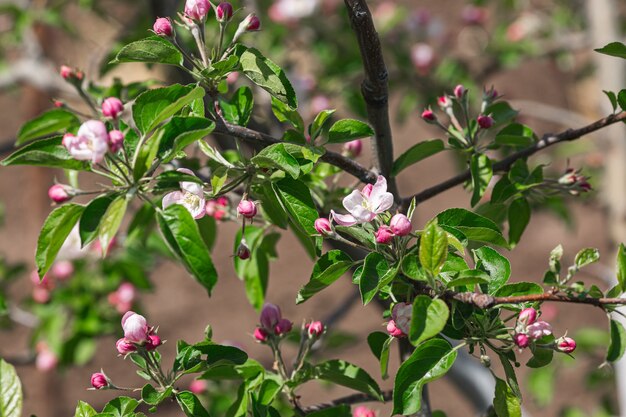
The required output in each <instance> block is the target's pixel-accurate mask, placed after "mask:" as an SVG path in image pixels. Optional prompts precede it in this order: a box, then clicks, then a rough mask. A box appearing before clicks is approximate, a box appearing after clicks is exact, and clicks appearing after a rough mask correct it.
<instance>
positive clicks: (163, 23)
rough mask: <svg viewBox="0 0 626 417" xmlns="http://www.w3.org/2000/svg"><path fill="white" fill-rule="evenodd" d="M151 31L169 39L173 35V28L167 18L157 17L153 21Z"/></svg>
mask: <svg viewBox="0 0 626 417" xmlns="http://www.w3.org/2000/svg"><path fill="white" fill-rule="evenodd" d="M152 30H153V31H154V33H156V34H157V35H159V36H163V37H166V38H171V37H172V35H173V34H174V27H173V26H172V21H171V20H170V19H169V18H167V17H159V18H157V20H155V21H154V25H153V26H152Z"/></svg>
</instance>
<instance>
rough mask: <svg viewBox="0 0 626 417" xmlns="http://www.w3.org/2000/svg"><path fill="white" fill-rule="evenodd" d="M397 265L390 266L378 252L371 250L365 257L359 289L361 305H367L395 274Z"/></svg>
mask: <svg viewBox="0 0 626 417" xmlns="http://www.w3.org/2000/svg"><path fill="white" fill-rule="evenodd" d="M397 273H398V266H397V265H395V266H392V267H390V266H389V264H388V263H387V260H386V259H385V257H384V256H382V255H381V254H380V253H378V252H371V253H370V254H369V255H367V257H366V258H365V264H364V265H363V271H362V272H361V280H360V281H359V291H360V292H361V300H362V301H363V305H367V304H368V303H369V302H370V301H372V299H373V298H374V297H375V296H376V294H377V293H378V291H380V290H381V289H382V288H383V287H384V286H385V285H387V284H389V283H390V282H391V281H392V280H393V279H394V278H395V276H396V275H397Z"/></svg>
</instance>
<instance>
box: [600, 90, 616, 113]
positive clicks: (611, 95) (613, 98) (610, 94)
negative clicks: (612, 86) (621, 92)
mask: <svg viewBox="0 0 626 417" xmlns="http://www.w3.org/2000/svg"><path fill="white" fill-rule="evenodd" d="M602 92H603V93H604V94H605V95H606V96H607V98H608V99H609V101H610V102H611V107H613V112H615V110H617V96H616V95H615V93H614V92H612V91H607V90H602Z"/></svg>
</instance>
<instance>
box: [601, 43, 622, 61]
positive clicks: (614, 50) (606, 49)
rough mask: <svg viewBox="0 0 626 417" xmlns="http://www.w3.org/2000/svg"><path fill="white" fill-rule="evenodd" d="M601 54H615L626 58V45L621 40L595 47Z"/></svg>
mask: <svg viewBox="0 0 626 417" xmlns="http://www.w3.org/2000/svg"><path fill="white" fill-rule="evenodd" d="M594 51H596V52H600V53H601V54H605V55H610V56H615V57H617V58H623V59H626V45H624V44H623V43H621V42H611V43H609V44H608V45H605V46H603V47H602V48H599V49H594Z"/></svg>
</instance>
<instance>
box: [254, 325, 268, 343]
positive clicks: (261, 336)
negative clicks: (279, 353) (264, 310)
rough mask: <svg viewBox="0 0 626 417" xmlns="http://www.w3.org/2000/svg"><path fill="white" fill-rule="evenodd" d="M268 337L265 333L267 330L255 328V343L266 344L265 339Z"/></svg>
mask: <svg viewBox="0 0 626 417" xmlns="http://www.w3.org/2000/svg"><path fill="white" fill-rule="evenodd" d="M268 337H269V333H268V332H267V330H265V329H262V328H260V327H257V328H256V329H254V338H255V339H256V340H257V342H261V343H264V342H267V338H268Z"/></svg>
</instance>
